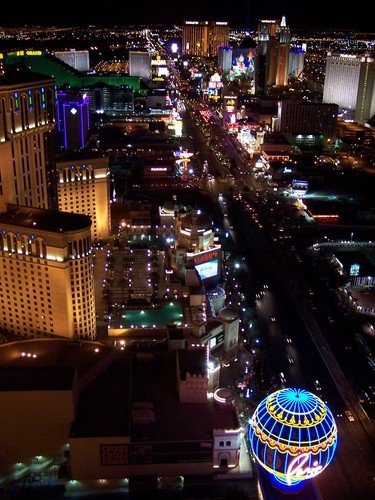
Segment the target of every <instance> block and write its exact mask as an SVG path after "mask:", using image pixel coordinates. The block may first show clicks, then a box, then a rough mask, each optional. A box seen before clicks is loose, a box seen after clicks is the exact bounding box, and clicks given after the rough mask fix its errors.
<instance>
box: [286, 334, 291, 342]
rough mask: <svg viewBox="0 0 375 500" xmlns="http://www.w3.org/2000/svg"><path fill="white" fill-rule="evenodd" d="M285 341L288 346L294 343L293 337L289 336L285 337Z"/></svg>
mask: <svg viewBox="0 0 375 500" xmlns="http://www.w3.org/2000/svg"><path fill="white" fill-rule="evenodd" d="M285 340H286V341H287V343H288V344H292V342H293V341H292V339H291V337H290V336H289V335H288V334H286V335H285Z"/></svg>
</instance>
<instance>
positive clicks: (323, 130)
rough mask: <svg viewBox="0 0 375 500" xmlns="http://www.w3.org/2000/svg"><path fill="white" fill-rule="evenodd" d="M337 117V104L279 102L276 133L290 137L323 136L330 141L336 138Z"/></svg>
mask: <svg viewBox="0 0 375 500" xmlns="http://www.w3.org/2000/svg"><path fill="white" fill-rule="evenodd" d="M337 115H338V106H337V104H324V103H323V104H321V103H312V102H309V103H305V102H299V101H288V100H285V101H280V102H279V103H278V116H277V131H278V132H282V133H285V134H292V135H294V134H302V135H304V134H306V135H323V136H324V137H325V138H327V139H328V138H330V139H331V140H332V139H334V138H335V137H336V128H337Z"/></svg>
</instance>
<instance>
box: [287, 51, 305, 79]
mask: <svg viewBox="0 0 375 500" xmlns="http://www.w3.org/2000/svg"><path fill="white" fill-rule="evenodd" d="M304 63H305V51H304V50H302V49H292V50H291V51H290V52H289V76H291V77H293V78H300V76H301V75H302V73H303V67H304Z"/></svg>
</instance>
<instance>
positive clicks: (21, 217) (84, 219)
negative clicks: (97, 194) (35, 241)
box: [0, 204, 91, 233]
mask: <svg viewBox="0 0 375 500" xmlns="http://www.w3.org/2000/svg"><path fill="white" fill-rule="evenodd" d="M0 224H9V225H12V226H18V227H24V228H30V229H34V230H40V231H51V232H55V233H64V232H67V231H80V230H83V229H86V228H89V227H90V226H91V219H90V217H88V216H87V215H80V214H72V213H68V212H58V211H54V210H43V209H40V208H31V207H20V206H18V205H11V204H9V205H8V211H7V212H4V213H2V214H0Z"/></svg>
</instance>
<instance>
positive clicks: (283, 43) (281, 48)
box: [255, 16, 290, 94]
mask: <svg viewBox="0 0 375 500" xmlns="http://www.w3.org/2000/svg"><path fill="white" fill-rule="evenodd" d="M289 50H290V30H289V27H288V26H287V25H286V19H285V16H283V17H282V19H281V21H277V20H260V21H259V23H258V55H257V61H256V71H255V73H256V89H257V92H258V94H263V93H267V89H268V87H272V86H274V85H276V86H285V85H287V84H288V76H289Z"/></svg>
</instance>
